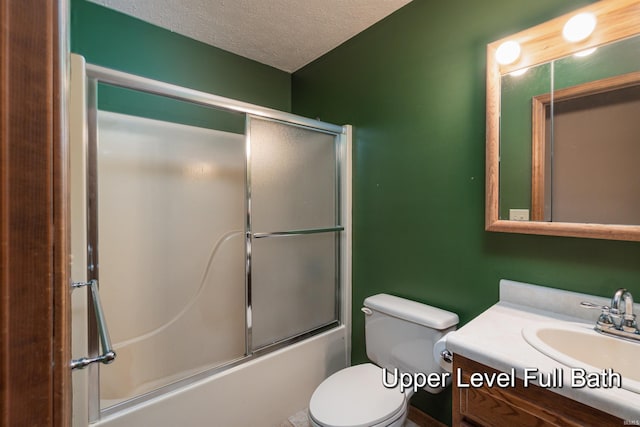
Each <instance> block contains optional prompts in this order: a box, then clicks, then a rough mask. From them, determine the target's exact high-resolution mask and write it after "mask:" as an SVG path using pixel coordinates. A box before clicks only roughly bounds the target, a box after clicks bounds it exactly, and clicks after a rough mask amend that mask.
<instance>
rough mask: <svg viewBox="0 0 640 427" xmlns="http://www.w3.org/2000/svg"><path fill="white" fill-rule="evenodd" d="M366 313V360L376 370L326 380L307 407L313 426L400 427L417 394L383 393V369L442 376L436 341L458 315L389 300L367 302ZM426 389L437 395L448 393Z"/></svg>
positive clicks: (353, 370) (359, 368)
mask: <svg viewBox="0 0 640 427" xmlns="http://www.w3.org/2000/svg"><path fill="white" fill-rule="evenodd" d="M362 311H363V312H364V313H365V340H366V347H367V357H368V358H369V360H371V361H372V362H374V363H375V365H374V364H373V363H364V364H361V365H356V366H351V367H349V368H345V369H342V370H340V371H338V372H336V373H335V374H333V375H331V376H330V377H329V378H327V379H326V380H324V381H323V382H322V383H321V384H320V385H319V386H318V388H316V390H315V391H314V393H313V395H312V396H311V401H310V402H309V420H310V422H311V425H312V426H315V427H399V426H402V425H403V423H404V421H405V419H406V417H407V407H408V402H409V399H410V398H411V396H412V395H413V388H411V387H410V388H408V389H405V391H404V392H400V387H399V386H398V387H395V388H387V387H385V385H384V383H383V378H382V375H383V368H387V370H388V371H389V372H394V369H396V368H397V370H398V371H399V372H402V373H407V374H416V373H423V374H425V375H428V374H431V373H442V372H444V369H443V368H442V367H441V363H440V360H436V358H435V357H434V351H433V349H434V345H435V343H436V342H438V340H440V339H441V338H442V337H444V335H445V334H447V333H449V332H451V331H453V330H455V329H456V326H457V324H458V315H457V314H455V313H451V312H449V311H445V310H441V309H439V308H435V307H431V306H429V305H425V304H421V303H418V302H415V301H410V300H407V299H404V298H399V297H396V296H393V295H388V294H378V295H373V296H370V297H368V298H367V299H365V300H364V307H363V308H362ZM438 359H439V357H438ZM387 378H389V376H387ZM449 378H450V377H449ZM386 382H387V385H389V384H391V383H392V381H391V380H389V381H386ZM423 389H424V390H427V391H429V392H430V393H434V394H435V393H439V392H440V391H442V390H443V389H444V387H441V386H439V387H437V388H431V387H428V386H425V387H423Z"/></svg>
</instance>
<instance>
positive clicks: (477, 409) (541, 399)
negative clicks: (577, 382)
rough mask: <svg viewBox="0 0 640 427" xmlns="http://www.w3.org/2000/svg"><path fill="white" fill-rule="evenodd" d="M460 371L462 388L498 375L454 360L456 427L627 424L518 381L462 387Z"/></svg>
mask: <svg viewBox="0 0 640 427" xmlns="http://www.w3.org/2000/svg"><path fill="white" fill-rule="evenodd" d="M458 368H460V369H461V373H462V384H470V375H471V374H472V373H474V372H480V373H488V374H492V373H498V372H499V371H496V370H495V369H492V368H490V367H488V366H485V365H483V364H480V363H478V362H475V361H473V360H470V359H467V358H465V357H462V356H460V355H458V354H456V355H455V356H454V359H453V426H454V427H456V426H463V427H468V426H477V427H480V426H482V427H484V426H486V427H514V426H519V427H527V426H535V427H542V426H575V427H585V426H594V427H595V426H598V427H604V426H622V425H624V421H623V420H622V419H620V418H617V417H614V416H612V415H610V414H607V413H604V412H602V411H599V410H597V409H594V408H592V407H589V406H587V405H584V404H582V403H579V402H576V401H575V400H571V399H569V398H567V397H564V396H561V395H559V394H557V393H554V392H552V391H550V390H547V389H544V388H541V387H538V386H531V385H530V386H529V387H527V388H525V387H523V385H522V380H520V379H516V383H515V387H511V386H509V387H504V388H500V387H496V386H494V387H491V388H490V387H487V386H486V385H483V386H482V387H480V388H471V387H469V388H465V387H459V386H458V381H457V377H456V373H457V372H458Z"/></svg>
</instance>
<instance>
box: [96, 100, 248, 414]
mask: <svg viewBox="0 0 640 427" xmlns="http://www.w3.org/2000/svg"><path fill="white" fill-rule="evenodd" d="M98 141H99V143H98V153H97V163H98V164H97V166H98V178H97V182H98V198H99V199H98V209H99V211H98V224H99V261H100V294H101V297H102V304H103V306H104V310H105V315H106V318H107V322H108V325H109V329H110V333H111V339H112V342H113V346H114V348H115V350H116V352H117V358H116V360H115V361H114V363H112V364H110V365H104V366H101V367H100V386H101V406H102V407H108V406H111V405H112V404H114V403H118V402H120V401H123V400H127V399H130V398H133V397H135V396H137V395H140V394H143V393H146V392H149V391H151V390H154V389H156V388H158V387H161V386H164V385H167V384H169V383H172V382H175V381H177V380H180V379H182V378H185V377H188V376H190V375H193V374H195V373H197V372H200V371H202V370H204V369H207V368H211V367H215V366H218V365H220V364H223V363H225V362H228V361H230V360H233V359H236V358H238V357H241V356H243V355H244V353H245V290H244V280H245V272H244V259H245V245H244V215H245V140H244V135H241V134H237V133H231V132H225V131H220V130H214V129H205V128H200V127H194V126H187V125H183V124H177V123H171V122H166V121H159V120H151V119H148V118H141V117H136V116H131V115H124V114H118V113H111V112H103V111H100V112H99V113H98Z"/></svg>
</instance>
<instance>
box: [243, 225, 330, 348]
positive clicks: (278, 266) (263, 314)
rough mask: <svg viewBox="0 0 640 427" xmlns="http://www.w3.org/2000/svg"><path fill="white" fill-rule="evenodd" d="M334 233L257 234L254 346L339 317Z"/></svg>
mask: <svg viewBox="0 0 640 427" xmlns="http://www.w3.org/2000/svg"><path fill="white" fill-rule="evenodd" d="M337 238H338V237H337V234H336V233H321V234H311V235H301V236H288V237H279V238H278V237H274V238H265V239H256V240H255V241H254V244H253V277H254V278H253V282H252V293H253V301H254V303H253V331H252V336H253V347H254V349H259V348H261V347H264V346H267V345H269V344H273V343H275V342H278V341H281V340H284V339H286V338H289V337H292V336H296V335H298V334H301V333H304V332H308V331H311V330H313V329H315V328H318V327H321V326H324V325H327V324H329V323H331V322H333V321H335V320H336V318H337V317H336V239H337Z"/></svg>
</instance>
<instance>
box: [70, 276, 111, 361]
mask: <svg viewBox="0 0 640 427" xmlns="http://www.w3.org/2000/svg"><path fill="white" fill-rule="evenodd" d="M72 286H73V289H76V288H82V287H88V288H89V292H91V299H92V301H93V310H94V312H95V314H96V323H97V324H98V335H99V336H100V346H101V347H102V352H103V353H102V354H101V355H100V356H96V357H81V358H80V359H74V360H72V361H71V369H82V368H84V367H86V366H88V365H90V364H92V363H96V362H100V363H104V364H108V363H111V362H113V359H115V358H116V352H115V351H113V348H111V338H109V330H108V329H107V322H106V321H105V318H104V312H103V311H102V304H101V303H100V294H99V292H98V281H97V280H95V279H94V280H90V281H89V282H74V283H73V285H72Z"/></svg>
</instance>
